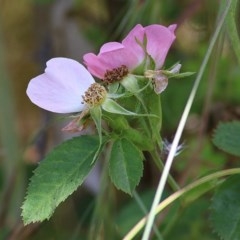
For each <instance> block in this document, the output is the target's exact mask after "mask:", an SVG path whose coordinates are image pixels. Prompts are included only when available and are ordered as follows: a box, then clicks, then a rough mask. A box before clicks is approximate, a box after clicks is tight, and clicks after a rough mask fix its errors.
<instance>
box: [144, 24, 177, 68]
mask: <svg viewBox="0 0 240 240" xmlns="http://www.w3.org/2000/svg"><path fill="white" fill-rule="evenodd" d="M175 28H176V25H171V26H169V28H166V27H164V26H161V25H157V24H155V25H150V26H147V27H145V33H146V36H147V52H148V54H150V55H151V57H152V58H153V60H154V61H155V64H156V66H155V67H156V69H160V68H161V67H162V66H163V64H164V61H165V58H166V55H167V53H168V51H169V48H170V47H171V45H172V43H173V41H174V39H175V35H174V30H175Z"/></svg>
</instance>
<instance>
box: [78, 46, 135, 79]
mask: <svg viewBox="0 0 240 240" xmlns="http://www.w3.org/2000/svg"><path fill="white" fill-rule="evenodd" d="M114 47H116V48H114ZM83 59H84V63H85V64H86V66H87V68H88V71H89V72H90V73H91V74H93V75H94V76H96V77H98V78H100V79H104V75H105V73H106V71H107V70H112V69H114V68H118V67H121V66H122V65H125V66H126V67H127V68H128V69H129V70H132V69H134V68H135V67H136V65H137V64H138V58H137V56H136V55H135V54H134V53H132V52H131V51H130V50H129V49H127V48H126V47H124V46H123V45H122V44H120V43H119V44H112V43H108V44H105V45H103V47H102V48H101V52H100V53H99V54H98V55H95V54H93V53H87V54H85V55H84V56H83Z"/></svg>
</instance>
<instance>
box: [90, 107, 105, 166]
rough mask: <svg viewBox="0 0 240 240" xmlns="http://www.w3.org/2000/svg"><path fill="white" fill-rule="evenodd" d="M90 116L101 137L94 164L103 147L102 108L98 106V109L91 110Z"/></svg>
mask: <svg viewBox="0 0 240 240" xmlns="http://www.w3.org/2000/svg"><path fill="white" fill-rule="evenodd" d="M90 114H91V117H92V119H93V121H94V123H95V125H96V129H97V132H98V136H99V147H98V150H97V151H96V154H95V156H94V158H93V161H92V162H95V161H96V159H97V157H98V154H99V152H100V150H101V146H102V109H101V107H100V106H97V107H93V108H91V109H90Z"/></svg>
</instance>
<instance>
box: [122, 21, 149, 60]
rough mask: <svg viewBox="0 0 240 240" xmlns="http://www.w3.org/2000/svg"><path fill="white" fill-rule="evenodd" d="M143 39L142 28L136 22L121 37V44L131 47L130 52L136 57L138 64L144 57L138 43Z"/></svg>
mask: <svg viewBox="0 0 240 240" xmlns="http://www.w3.org/2000/svg"><path fill="white" fill-rule="evenodd" d="M143 41H144V28H143V26H142V25H141V24H137V25H136V26H135V27H134V28H133V29H132V30H131V31H130V32H129V33H128V35H127V36H126V37H125V38H124V39H123V41H122V44H123V45H124V46H125V47H127V48H129V49H131V51H132V52H134V53H135V55H136V56H137V57H138V63H139V64H140V63H141V62H142V61H143V60H144V57H145V53H144V50H143V47H142V46H141V45H140V44H139V43H143Z"/></svg>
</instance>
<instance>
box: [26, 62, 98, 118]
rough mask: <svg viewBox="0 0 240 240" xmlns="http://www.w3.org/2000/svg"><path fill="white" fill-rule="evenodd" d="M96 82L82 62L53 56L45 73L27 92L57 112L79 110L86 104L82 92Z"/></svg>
mask: <svg viewBox="0 0 240 240" xmlns="http://www.w3.org/2000/svg"><path fill="white" fill-rule="evenodd" d="M92 83H94V79H93V77H92V76H91V74H90V73H89V72H88V71H87V70H86V69H85V68H84V67H83V66H82V65H81V64H80V63H78V62H76V61H74V60H72V59H68V58H53V59H51V60H49V61H48V62H47V68H46V69H45V73H43V74H41V75H39V76H37V77H35V78H33V79H32V80H31V81H30V83H29V84H28V88H27V95H28V97H29V98H30V100H31V101H32V102H33V103H34V104H36V105H37V106H39V107H41V108H43V109H46V110H48V111H51V112H56V113H72V112H79V111H82V110H83V109H84V108H85V104H83V103H82V101H83V100H82V95H83V94H84V93H85V91H86V90H87V89H88V88H89V86H90V85H91V84H92Z"/></svg>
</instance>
